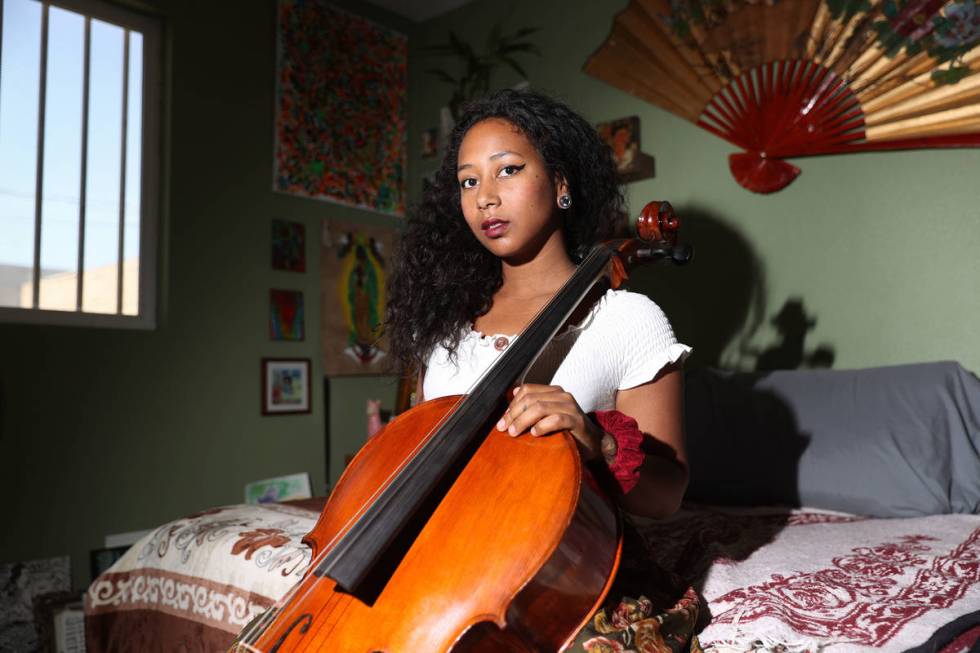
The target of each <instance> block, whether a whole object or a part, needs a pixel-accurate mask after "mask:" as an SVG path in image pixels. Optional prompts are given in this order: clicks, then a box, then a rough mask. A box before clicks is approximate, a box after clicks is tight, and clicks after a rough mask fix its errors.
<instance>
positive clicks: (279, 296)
mask: <svg viewBox="0 0 980 653" xmlns="http://www.w3.org/2000/svg"><path fill="white" fill-rule="evenodd" d="M304 313H305V311H304V308H303V291H302V290H280V289H276V288H273V289H271V290H270V291H269V339H270V340H292V341H301V340H304V339H305V328H304V324H305V321H306V318H305V315H304Z"/></svg>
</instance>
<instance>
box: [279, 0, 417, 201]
mask: <svg viewBox="0 0 980 653" xmlns="http://www.w3.org/2000/svg"><path fill="white" fill-rule="evenodd" d="M276 40H277V57H276V115H275V160H274V163H273V165H274V181H273V189H274V190H277V191H281V192H284V193H291V194H294V195H301V196H303V197H311V198H315V199H322V200H329V201H332V202H339V203H341V204H346V205H349V206H356V207H359V208H364V209H371V210H374V211H380V212H382V213H389V214H394V215H403V214H404V211H405V164H406V155H407V149H408V148H407V146H406V125H407V93H406V88H407V79H408V75H407V60H408V40H407V38H406V37H405V35H404V34H400V33H398V32H395V31H393V30H391V29H389V28H387V27H383V26H381V25H378V24H376V23H374V22H371V21H370V20H368V19H366V18H363V17H361V16H356V15H353V14H349V13H347V12H345V11H342V10H340V9H338V8H336V7H334V6H332V5H330V4H328V3H327V2H326V1H325V0H279V4H278V23H277V39H276Z"/></svg>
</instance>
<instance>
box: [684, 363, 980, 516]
mask: <svg viewBox="0 0 980 653" xmlns="http://www.w3.org/2000/svg"><path fill="white" fill-rule="evenodd" d="M685 395H686V396H685V399H686V405H685V416H686V425H687V447H688V457H689V462H690V468H691V481H690V485H689V487H688V493H687V498H688V499H689V500H693V501H699V502H704V503H716V504H729V505H789V506H809V507H815V508H825V509H830V510H841V511H845V512H852V513H858V514H865V515H873V516H877V517H910V516H917V515H933V514H944V513H953V512H956V513H974V514H980V380H978V379H977V377H975V376H973V375H972V374H970V373H969V372H967V371H966V370H964V369H963V368H962V367H961V366H960V365H959V364H957V363H953V362H940V363H925V364H916V365H898V366H894V367H879V368H871V369H864V370H792V371H777V372H759V373H733V372H723V371H719V370H714V369H698V370H691V371H689V372H688V373H687V374H686V389H685Z"/></svg>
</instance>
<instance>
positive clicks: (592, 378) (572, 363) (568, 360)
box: [422, 290, 691, 412]
mask: <svg viewBox="0 0 980 653" xmlns="http://www.w3.org/2000/svg"><path fill="white" fill-rule="evenodd" d="M516 337H517V336H514V335H506V334H492V335H483V334H480V333H478V332H476V331H473V330H472V329H468V330H467V332H466V333H465V334H463V337H462V340H461V341H460V343H459V347H458V348H457V351H456V354H457V357H456V360H455V361H452V360H450V356H449V352H448V351H447V350H446V349H445V347H443V346H438V347H436V348H435V349H434V350H433V351H432V353H431V354H430V355H429V359H428V363H427V365H426V371H425V378H424V379H423V382H422V394H423V396H424V398H425V399H436V398H438V397H444V396H446V395H457V394H465V393H467V392H468V391H469V388H470V387H472V386H473V385H474V384H475V383H476V382H477V381H478V380H479V379H480V377H481V376H482V375H483V373H484V372H485V371H486V370H487V369H489V368H490V366H492V365H493V364H494V363H495V362H496V361H497V359H498V358H499V357H500V355H501V353H502V352H503V351H504V350H506V346H503V345H504V343H508V344H509V343H511V342H513V341H514V339H515V338H516ZM501 339H503V340H501ZM501 346H503V348H502V349H501ZM690 351H691V348H690V347H688V346H687V345H683V344H680V343H678V342H677V338H676V337H675V336H674V330H673V329H672V328H671V326H670V322H668V320H667V317H666V316H665V315H664V312H663V311H662V310H661V309H660V307H659V306H657V304H655V303H654V302H653V301H651V300H650V299H649V298H648V297H647V296H645V295H641V294H638V293H634V292H629V291H626V290H609V291H607V292H606V293H605V294H604V295H603V296H602V298H600V299H599V301H598V302H596V304H595V305H594V306H593V307H592V309H591V311H590V312H589V314H588V315H587V316H586V317H585V318H584V319H583V320H582V322H581V323H580V324H578V325H576V326H572V327H569V328H568V329H567V330H566V331H565V332H563V333H561V334H559V335H558V336H557V337H556V338H555V339H554V340H553V341H552V342H551V343H550V344H549V345H548V346H547V347H546V348H545V350H544V351H543V352H542V353H541V356H540V357H539V358H538V360H537V361H536V362H535V363H534V365H533V367H532V368H531V369H530V370H529V371H528V374H527V375H526V378H525V382H528V383H546V384H549V385H559V386H561V387H562V388H564V389H565V391H566V392H570V393H571V394H572V396H574V397H575V400H576V401H577V402H578V404H579V407H581V408H582V410H583V411H585V412H591V411H594V410H609V409H611V408H615V405H616V393H617V392H618V391H619V390H626V389H629V388H635V387H636V386H638V385H642V384H644V383H647V382H648V381H651V380H653V379H654V377H656V376H657V374H658V373H659V372H660V371H661V370H662V369H663V368H664V367H665V366H666V365H668V364H670V363H676V362H678V361H680V360H683V359H684V358H686V357H687V355H688V354H689V353H690Z"/></svg>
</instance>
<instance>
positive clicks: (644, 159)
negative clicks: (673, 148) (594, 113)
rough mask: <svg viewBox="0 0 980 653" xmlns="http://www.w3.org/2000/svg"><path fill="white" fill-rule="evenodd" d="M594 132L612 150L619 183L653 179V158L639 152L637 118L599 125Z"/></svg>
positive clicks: (631, 117)
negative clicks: (596, 132) (597, 133)
mask: <svg viewBox="0 0 980 653" xmlns="http://www.w3.org/2000/svg"><path fill="white" fill-rule="evenodd" d="M596 130H597V131H598V132H599V136H600V137H601V138H602V140H603V141H605V143H606V145H608V146H609V148H610V149H611V150H612V154H613V160H614V161H615V162H616V174H617V176H618V177H619V182H620V183H623V184H625V183H629V182H633V181H639V180H641V179H649V178H651V177H653V175H654V162H653V157H652V156H650V155H649V154H644V153H643V152H641V151H640V118H639V116H630V117H628V118H620V119H618V120H611V121H609V122H603V123H599V124H598V125H596Z"/></svg>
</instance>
